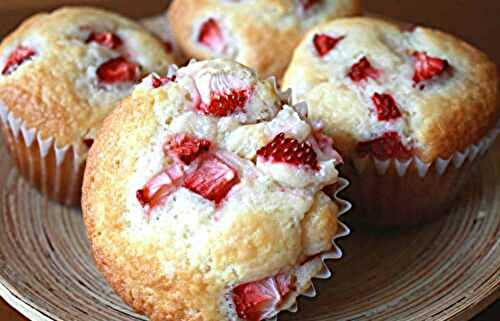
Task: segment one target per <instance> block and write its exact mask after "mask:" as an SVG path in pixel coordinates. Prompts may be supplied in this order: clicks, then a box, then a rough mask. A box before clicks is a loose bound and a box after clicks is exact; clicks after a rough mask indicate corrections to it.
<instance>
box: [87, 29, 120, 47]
mask: <svg viewBox="0 0 500 321" xmlns="http://www.w3.org/2000/svg"><path fill="white" fill-rule="evenodd" d="M86 42H87V43H91V42H95V43H98V44H100V45H101V46H104V47H107V48H109V49H117V48H118V47H120V46H121V45H122V44H123V41H122V40H121V38H120V37H118V36H117V35H115V34H114V33H111V32H92V33H91V34H90V36H89V37H88V38H87V41H86Z"/></svg>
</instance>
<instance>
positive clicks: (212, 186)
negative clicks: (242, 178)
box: [184, 155, 239, 204]
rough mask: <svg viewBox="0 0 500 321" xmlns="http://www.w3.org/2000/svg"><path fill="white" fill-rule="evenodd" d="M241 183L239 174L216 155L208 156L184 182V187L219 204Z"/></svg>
mask: <svg viewBox="0 0 500 321" xmlns="http://www.w3.org/2000/svg"><path fill="white" fill-rule="evenodd" d="M238 182H239V178H238V173H237V172H236V171H235V170H234V169H232V168H231V167H229V165H227V164H226V163H224V162H223V161H222V160H220V159H219V158H217V157H216V156H214V155H207V156H206V157H205V159H203V160H202V163H201V164H200V166H199V167H198V169H197V170H196V171H194V172H193V173H191V174H190V175H188V176H187V177H186V178H185V180H184V187H186V188H187V189H189V190H191V191H192V192H194V193H196V194H199V195H201V196H203V197H204V198H206V199H208V200H211V201H214V202H215V203H216V204H219V203H220V202H221V201H222V200H223V199H224V198H225V197H226V195H227V193H229V191H230V190H231V189H232V188H233V186H234V185H236V184H237V183H238Z"/></svg>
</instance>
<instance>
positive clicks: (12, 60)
mask: <svg viewBox="0 0 500 321" xmlns="http://www.w3.org/2000/svg"><path fill="white" fill-rule="evenodd" d="M34 55H36V52H35V50H33V49H30V48H26V47H17V48H16V50H14V51H13V52H12V53H11V54H10V56H9V57H8V58H7V61H6V62H5V66H4V67H3V69H2V75H10V74H11V73H13V72H14V71H15V70H16V69H17V68H18V67H19V66H20V65H22V64H23V63H24V62H25V61H27V60H29V59H30V58H32V57H33V56H34Z"/></svg>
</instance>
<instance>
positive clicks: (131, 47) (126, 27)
mask: <svg viewBox="0 0 500 321" xmlns="http://www.w3.org/2000/svg"><path fill="white" fill-rule="evenodd" d="M171 62H172V56H171V55H170V54H168V53H167V52H166V51H165V49H164V48H163V45H162V43H161V42H160V41H158V40H157V39H156V38H155V37H154V36H152V35H150V34H149V33H148V32H147V31H146V30H145V29H144V28H143V27H141V26H140V25H138V24H136V23H134V22H133V21H131V20H129V19H126V18H124V17H121V16H119V15H116V14H113V13H110V12H106V11H103V10H98V9H93V8H84V7H72V8H63V9H59V10H56V11H54V12H53V13H49V14H38V15H35V16H33V17H31V18H29V19H28V20H27V21H25V22H24V23H23V24H22V25H21V26H20V27H19V28H18V29H17V30H16V31H14V32H13V33H12V34H11V35H10V36H8V37H7V38H6V39H5V40H4V41H3V42H2V44H1V45H0V72H1V73H0V101H1V102H2V103H3V105H4V108H6V109H7V110H8V111H9V112H11V113H12V114H13V116H15V117H17V118H19V119H21V121H22V122H23V123H24V124H25V126H27V127H28V128H36V129H37V130H38V131H39V132H40V133H41V135H42V136H43V137H44V138H49V137H53V138H54V140H55V143H56V145H57V146H66V145H73V147H74V148H75V149H76V150H77V151H78V153H80V154H81V153H85V152H86V150H87V147H86V146H85V145H84V143H83V141H87V142H88V140H91V139H93V138H94V135H95V130H96V128H98V127H99V126H100V123H101V121H102V119H103V118H104V117H105V115H107V114H108V113H109V111H110V110H111V109H112V108H113V107H115V106H116V103H117V102H118V101H119V100H120V99H122V98H123V97H125V96H127V95H129V94H130V92H131V89H132V88H133V86H134V84H136V83H137V82H138V81H140V80H141V78H142V77H143V76H144V75H146V74H149V73H150V72H152V71H157V72H165V71H166V70H167V69H168V65H169V64H170V63H171Z"/></svg>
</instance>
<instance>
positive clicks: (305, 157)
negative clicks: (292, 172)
mask: <svg viewBox="0 0 500 321" xmlns="http://www.w3.org/2000/svg"><path fill="white" fill-rule="evenodd" d="M257 155H258V156H260V157H262V158H263V159H265V160H269V161H272V162H277V163H287V164H292V165H295V166H307V167H309V168H311V169H314V170H318V169H319V166H318V159H317V155H316V152H314V150H313V149H312V147H311V146H310V145H309V144H308V143H306V142H303V143H299V141H298V140H296V139H295V138H286V137H285V134H284V133H280V134H279V135H277V136H276V137H275V138H274V139H273V140H272V141H271V142H270V143H268V144H267V145H266V146H264V147H262V148H261V149H259V150H258V151H257Z"/></svg>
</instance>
